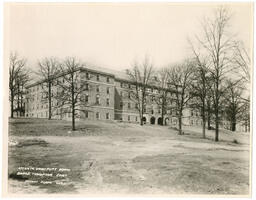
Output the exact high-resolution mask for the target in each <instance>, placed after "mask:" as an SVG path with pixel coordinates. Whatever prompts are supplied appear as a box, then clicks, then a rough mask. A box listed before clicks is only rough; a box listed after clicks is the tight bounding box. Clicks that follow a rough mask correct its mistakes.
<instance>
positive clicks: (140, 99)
mask: <svg viewBox="0 0 256 200" xmlns="http://www.w3.org/2000/svg"><path fill="white" fill-rule="evenodd" d="M127 74H128V76H129V78H130V80H131V82H132V83H133V84H134V86H135V89H134V90H133V91H132V92H131V96H132V99H133V100H134V101H135V103H136V105H137V106H136V109H137V110H138V112H139V116H140V125H141V126H142V125H143V115H144V112H145V107H146V103H147V101H146V100H147V97H148V95H149V93H148V92H147V89H149V85H150V83H151V82H152V76H153V64H152V63H151V62H150V61H149V58H148V57H145V59H144V61H143V62H142V64H139V63H138V62H136V61H135V62H134V64H133V65H132V69H128V70H127Z"/></svg>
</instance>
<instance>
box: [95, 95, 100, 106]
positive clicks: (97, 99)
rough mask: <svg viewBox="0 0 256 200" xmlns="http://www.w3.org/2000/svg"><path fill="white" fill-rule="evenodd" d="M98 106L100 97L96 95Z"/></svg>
mask: <svg viewBox="0 0 256 200" xmlns="http://www.w3.org/2000/svg"><path fill="white" fill-rule="evenodd" d="M96 104H100V96H99V95H96Z"/></svg>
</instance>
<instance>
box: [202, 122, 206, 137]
mask: <svg viewBox="0 0 256 200" xmlns="http://www.w3.org/2000/svg"><path fill="white" fill-rule="evenodd" d="M205 124H206V121H205V119H204V120H203V130H202V131H203V138H206V136H205Z"/></svg>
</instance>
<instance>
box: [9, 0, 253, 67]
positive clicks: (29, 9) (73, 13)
mask: <svg viewBox="0 0 256 200" xmlns="http://www.w3.org/2000/svg"><path fill="white" fill-rule="evenodd" d="M214 6H216V4H215V5H213V4H191V3H185V4H171V3H168V4H167V3H161V4H160V3H159V4H156V3H147V4H145V3H130V4H125V3H122V4H120V3H112V4H107V3H98V4H81V3H80V4H49V3H48V4H38V3H37V4H35V3H34V4H24V3H23V4H21V3H20V4H9V6H6V9H5V14H6V15H5V47H6V50H7V51H10V50H12V51H17V52H18V53H19V54H20V55H21V56H24V57H26V58H27V59H28V64H29V65H30V66H31V67H34V66H36V61H37V60H38V59H40V58H43V57H45V56H57V57H61V58H63V57H65V56H77V57H78V58H81V59H82V60H83V61H85V62H89V63H93V64H95V65H99V66H101V67H105V68H111V69H118V70H121V69H125V68H127V67H129V66H130V64H131V62H132V61H133V60H134V59H136V58H137V59H138V60H140V59H143V57H144V56H145V55H146V54H147V55H149V56H150V57H151V58H152V59H153V62H154V64H155V65H156V66H157V67H161V66H164V65H166V64H168V63H173V62H178V61H180V60H182V59H183V58H185V57H186V56H187V55H188V52H189V48H188V43H187V38H188V37H193V35H194V34H197V33H199V32H200V23H199V22H200V20H201V19H202V18H203V16H207V15H209V14H210V13H211V12H212V10H213V9H214ZM251 6H252V5H251V4H241V3H240V4H238V3H237V4H232V5H229V7H230V10H231V12H232V21H231V25H232V27H231V29H230V31H231V32H232V33H236V34H237V37H238V38H239V39H241V40H243V41H244V42H245V44H246V45H247V46H248V47H249V44H251V43H252V40H251V38H252V35H251V33H252V26H251V25H252V9H251Z"/></svg>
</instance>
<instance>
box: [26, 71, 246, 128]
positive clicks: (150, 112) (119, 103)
mask: <svg viewBox="0 0 256 200" xmlns="http://www.w3.org/2000/svg"><path fill="white" fill-rule="evenodd" d="M77 73H78V74H79V79H78V81H81V82H83V80H85V81H86V90H85V91H84V92H83V94H82V95H81V96H82V97H83V98H81V103H80V104H81V106H82V107H83V106H84V107H86V111H85V112H80V113H79V115H78V116H77V117H78V120H118V121H125V122H135V123H136V122H137V123H139V122H140V119H139V113H138V110H137V109H136V106H137V104H136V102H135V101H134V100H133V99H132V98H131V91H132V90H134V87H135V86H134V85H133V84H132V82H131V81H130V80H129V77H128V76H127V75H126V74H125V73H122V72H117V71H112V70H109V69H104V68H99V67H97V68H93V67H88V66H87V67H86V68H85V67H84V68H80V69H79V71H77ZM56 81H64V79H63V78H62V77H61V76H60V77H57V78H56ZM45 84H46V83H45V82H36V83H34V84H31V85H29V86H28V87H27V95H26V106H25V108H26V109H25V113H26V114H25V115H26V117H32V118H48V114H49V113H48V98H47V96H46V93H45V92H44V91H45V89H43V88H45ZM57 92H58V86H54V84H53V86H52V118H54V119H66V120H71V117H72V116H71V113H68V112H63V110H62V109H60V108H59V107H60V106H59V105H60V103H61V102H58V100H57V99H55V98H54V96H55V94H56V93H57ZM147 92H148V93H149V96H148V99H147V106H146V108H145V114H144V116H143V121H144V122H145V123H148V124H161V122H162V120H163V122H164V124H169V125H176V124H177V123H178V121H177V117H176V113H175V112H174V111H172V110H171V109H168V110H167V113H165V114H164V119H162V113H161V108H160V105H157V104H156V102H155V101H154V97H157V96H158V95H160V94H159V89H158V88H157V87H156V86H154V85H151V86H150V87H149V88H148V90H147ZM168 95H169V99H171V97H172V96H173V101H171V102H170V103H169V105H168V107H174V106H175V94H174V93H173V92H172V91H170V92H169V93H168ZM64 109H65V108H64ZM222 123H223V125H222V127H223V128H225V126H227V125H228V122H226V121H223V122H222ZM183 124H184V125H192V126H201V125H202V120H201V117H200V113H199V111H198V110H193V109H185V110H184V113H183ZM213 125H214V124H213ZM238 129H239V130H241V131H243V129H244V127H239V126H238Z"/></svg>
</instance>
